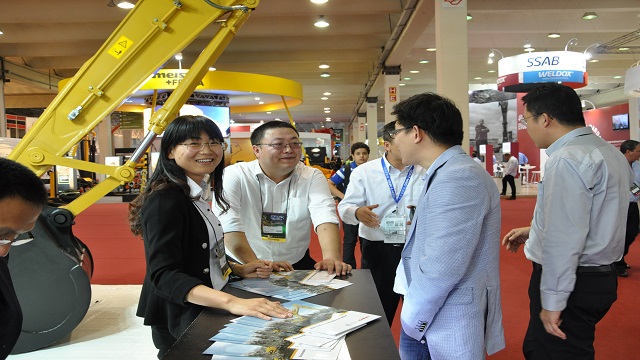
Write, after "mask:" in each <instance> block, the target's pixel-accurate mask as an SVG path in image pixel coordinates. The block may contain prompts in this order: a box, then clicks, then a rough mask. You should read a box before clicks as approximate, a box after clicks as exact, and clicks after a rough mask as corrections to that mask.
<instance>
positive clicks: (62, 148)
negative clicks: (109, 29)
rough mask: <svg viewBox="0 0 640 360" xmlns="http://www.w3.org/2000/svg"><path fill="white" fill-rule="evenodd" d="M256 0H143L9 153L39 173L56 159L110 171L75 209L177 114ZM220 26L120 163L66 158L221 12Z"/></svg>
mask: <svg viewBox="0 0 640 360" xmlns="http://www.w3.org/2000/svg"><path fill="white" fill-rule="evenodd" d="M258 2H259V0H140V1H138V4H137V5H136V7H135V8H134V9H133V10H131V11H130V12H129V14H128V15H127V17H126V18H125V19H124V20H123V21H122V23H121V24H120V25H119V26H118V28H117V29H116V30H115V31H114V32H113V34H111V36H110V37H109V39H108V40H107V41H106V42H105V43H104V44H103V45H102V47H101V48H100V50H98V52H97V53H96V54H95V55H94V56H93V57H92V58H91V59H89V60H88V61H87V62H86V63H85V64H84V65H83V66H82V68H81V69H80V70H79V71H78V73H77V74H76V75H75V76H74V77H73V78H72V79H71V80H70V81H69V82H68V83H67V84H66V86H64V88H63V89H62V90H61V91H60V93H59V94H58V95H57V96H56V98H55V99H54V100H53V102H52V103H51V104H50V105H49V107H48V108H47V109H46V110H45V112H44V113H43V114H42V116H40V118H39V119H38V121H37V122H36V123H35V125H34V126H33V127H32V128H31V129H30V130H29V131H28V132H27V134H26V136H25V137H24V138H23V139H22V140H21V141H20V143H19V144H18V146H17V147H16V148H15V149H14V150H13V151H12V153H11V154H10V155H9V158H10V159H13V160H16V161H18V162H20V163H22V164H23V165H25V166H27V167H29V168H31V169H32V170H33V171H34V172H35V173H36V174H38V175H39V176H40V175H42V174H43V173H45V172H46V171H47V170H48V169H49V168H51V166H53V165H63V166H67V167H71V168H75V169H79V170H86V171H90V172H96V173H101V174H106V175H108V177H107V179H106V180H104V181H102V182H101V183H100V184H99V185H97V186H96V187H94V188H93V189H91V190H90V191H88V192H86V193H85V194H83V195H82V196H80V197H78V198H77V199H75V200H74V201H73V202H71V203H69V204H68V205H66V206H65V208H66V209H67V210H69V211H70V212H71V213H73V215H77V214H78V213H80V212H81V211H83V210H84V209H86V208H87V207H89V206H90V205H91V204H93V203H95V202H96V201H97V200H99V199H100V198H101V197H103V196H104V195H106V194H107V193H108V192H109V191H111V190H113V189H114V188H116V187H117V186H118V185H120V184H121V182H123V181H124V182H128V181H130V180H131V179H133V177H134V175H135V171H134V168H135V166H136V163H137V162H138V161H139V160H140V158H141V157H142V155H143V154H144V152H145V151H146V149H147V148H148V147H149V146H150V144H151V142H152V141H153V139H154V138H155V137H156V136H157V135H159V134H162V132H163V131H164V129H165V128H166V126H167V125H168V124H169V123H170V122H171V121H172V120H173V119H174V118H175V116H176V114H177V112H178V110H179V108H180V107H181V106H182V105H183V104H184V103H185V102H186V100H187V99H188V97H189V96H190V95H191V93H192V92H193V91H194V89H195V88H196V86H197V85H198V83H199V81H200V80H201V79H202V77H203V76H204V75H205V73H206V72H207V71H208V69H209V67H210V66H211V65H213V64H214V63H215V61H216V60H217V59H218V57H219V56H220V54H221V53H222V52H223V50H224V49H225V48H226V46H227V45H228V43H229V42H230V41H231V39H232V38H233V37H234V35H235V33H236V32H237V30H238V29H239V28H240V27H241V26H242V24H244V22H245V21H246V20H247V18H248V16H249V14H250V13H251V11H252V10H253V9H255V8H256V6H257V5H258ZM225 15H228V16H227V17H226V20H225V21H221V22H220V28H219V30H218V32H217V33H216V35H215V36H214V37H213V38H212V40H211V41H210V42H209V44H208V45H207V46H206V47H205V48H204V49H203V51H202V53H201V54H200V56H199V57H198V59H197V60H196V61H195V63H194V64H193V66H192V67H191V68H190V70H189V72H188V73H187V75H186V76H185V78H184V79H183V80H182V82H181V83H180V85H179V86H178V87H177V88H176V89H175V90H174V91H173V93H172V95H171V96H170V98H169V99H168V100H167V101H166V103H165V105H164V106H163V108H162V109H160V110H158V111H156V112H155V113H154V115H153V116H152V119H151V123H150V126H149V130H150V132H149V134H148V135H147V137H145V139H144V140H143V142H142V144H141V145H140V147H139V148H138V149H137V150H136V152H135V153H134V154H133V156H132V157H131V159H130V160H129V161H128V162H127V163H126V164H124V165H122V166H119V167H114V166H107V165H101V164H95V163H91V162H86V161H81V160H75V159H68V158H65V157H64V156H65V154H66V153H67V151H69V149H71V148H72V147H73V146H74V145H75V144H76V143H77V142H78V141H80V140H81V139H82V138H83V137H84V136H85V135H87V134H88V133H89V132H90V131H92V130H93V129H94V128H95V127H96V126H97V125H98V123H100V122H101V121H102V120H103V119H105V118H107V117H108V116H109V114H110V113H111V112H112V111H113V110H114V109H115V108H116V107H117V106H119V105H120V104H122V103H123V102H124V101H125V100H126V98H127V97H129V96H130V95H131V94H132V93H133V92H135V91H136V89H138V88H139V87H140V86H141V85H142V84H143V83H144V82H145V81H146V80H147V79H148V78H149V77H150V76H152V75H153V73H155V72H156V71H157V70H158V69H160V68H161V67H162V66H163V65H164V64H165V63H166V62H167V61H168V60H169V59H170V58H171V57H172V56H173V55H175V54H176V53H179V52H180V51H182V50H183V49H184V48H185V47H186V46H187V45H188V44H190V43H191V42H192V41H193V40H194V39H195V38H196V37H197V36H198V35H199V34H200V33H201V32H202V31H203V30H205V28H207V27H208V26H210V25H211V24H212V23H213V22H215V21H217V20H219V19H221V18H223V17H224V16H225Z"/></svg>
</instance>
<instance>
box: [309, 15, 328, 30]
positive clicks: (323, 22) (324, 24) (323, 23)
mask: <svg viewBox="0 0 640 360" xmlns="http://www.w3.org/2000/svg"><path fill="white" fill-rule="evenodd" d="M313 25H315V26H316V27H319V28H325V27H327V26H329V23H328V22H327V21H326V20H325V19H324V15H320V16H319V17H318V20H317V21H316V22H315V24H313Z"/></svg>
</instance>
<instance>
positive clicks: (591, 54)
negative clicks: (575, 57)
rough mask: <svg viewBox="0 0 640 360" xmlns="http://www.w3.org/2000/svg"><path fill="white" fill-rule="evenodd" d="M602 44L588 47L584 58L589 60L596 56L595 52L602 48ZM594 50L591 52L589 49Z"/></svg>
mask: <svg viewBox="0 0 640 360" xmlns="http://www.w3.org/2000/svg"><path fill="white" fill-rule="evenodd" d="M600 45H602V44H600V43H595V44H591V45H589V46H587V48H586V49H584V58H585V59H587V60H589V59H591V58H592V57H593V55H594V54H595V51H597V48H598V46H600ZM592 47H593V48H594V51H589V49H591V48H592Z"/></svg>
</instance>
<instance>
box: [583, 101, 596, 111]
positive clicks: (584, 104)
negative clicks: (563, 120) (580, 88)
mask: <svg viewBox="0 0 640 360" xmlns="http://www.w3.org/2000/svg"><path fill="white" fill-rule="evenodd" d="M586 103H589V104H590V105H591V109H589V110H593V109H595V108H596V104H594V103H592V102H591V101H589V100H580V104H581V105H582V107H583V108H586V107H587V104H586Z"/></svg>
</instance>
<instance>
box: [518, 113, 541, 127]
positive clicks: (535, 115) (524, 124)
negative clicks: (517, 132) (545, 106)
mask: <svg viewBox="0 0 640 360" xmlns="http://www.w3.org/2000/svg"><path fill="white" fill-rule="evenodd" d="M540 115H541V114H534V115H531V116H527V117H521V118H520V124H522V125H523V126H527V121H529V119H533V118H536V117H538V116H540Z"/></svg>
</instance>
